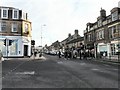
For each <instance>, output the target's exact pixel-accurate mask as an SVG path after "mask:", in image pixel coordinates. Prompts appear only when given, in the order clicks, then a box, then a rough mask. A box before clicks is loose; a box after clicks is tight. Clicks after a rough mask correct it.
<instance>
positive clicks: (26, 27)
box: [25, 24, 28, 32]
mask: <svg viewBox="0 0 120 90" xmlns="http://www.w3.org/2000/svg"><path fill="white" fill-rule="evenodd" d="M25 32H28V24H25Z"/></svg>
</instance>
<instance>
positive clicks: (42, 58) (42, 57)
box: [4, 54, 46, 60]
mask: <svg viewBox="0 0 120 90" xmlns="http://www.w3.org/2000/svg"><path fill="white" fill-rule="evenodd" d="M4 60H46V58H45V57H44V56H41V57H39V54H37V55H36V56H34V55H32V56H31V57H24V58H17V57H16V58H4Z"/></svg>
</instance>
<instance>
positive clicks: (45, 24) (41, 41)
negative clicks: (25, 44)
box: [41, 24, 46, 47]
mask: <svg viewBox="0 0 120 90" xmlns="http://www.w3.org/2000/svg"><path fill="white" fill-rule="evenodd" d="M43 26H46V24H43V25H41V47H42V29H43Z"/></svg>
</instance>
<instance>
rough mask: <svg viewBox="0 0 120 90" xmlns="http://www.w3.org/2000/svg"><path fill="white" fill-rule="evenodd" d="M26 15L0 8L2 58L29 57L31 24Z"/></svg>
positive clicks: (21, 11)
mask: <svg viewBox="0 0 120 90" xmlns="http://www.w3.org/2000/svg"><path fill="white" fill-rule="evenodd" d="M27 17H28V16H27V13H25V12H23V10H19V9H17V8H13V7H4V6H0V50H1V51H2V53H3V55H4V57H24V56H30V55H31V30H32V27H31V22H30V21H29V20H28V18H27Z"/></svg>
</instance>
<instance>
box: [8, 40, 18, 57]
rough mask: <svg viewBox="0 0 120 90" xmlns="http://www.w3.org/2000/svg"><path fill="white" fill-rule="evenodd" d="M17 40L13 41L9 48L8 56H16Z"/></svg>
mask: <svg viewBox="0 0 120 90" xmlns="http://www.w3.org/2000/svg"><path fill="white" fill-rule="evenodd" d="M17 52H18V40H13V41H12V45H11V46H10V55H17V54H18V53H17Z"/></svg>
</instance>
